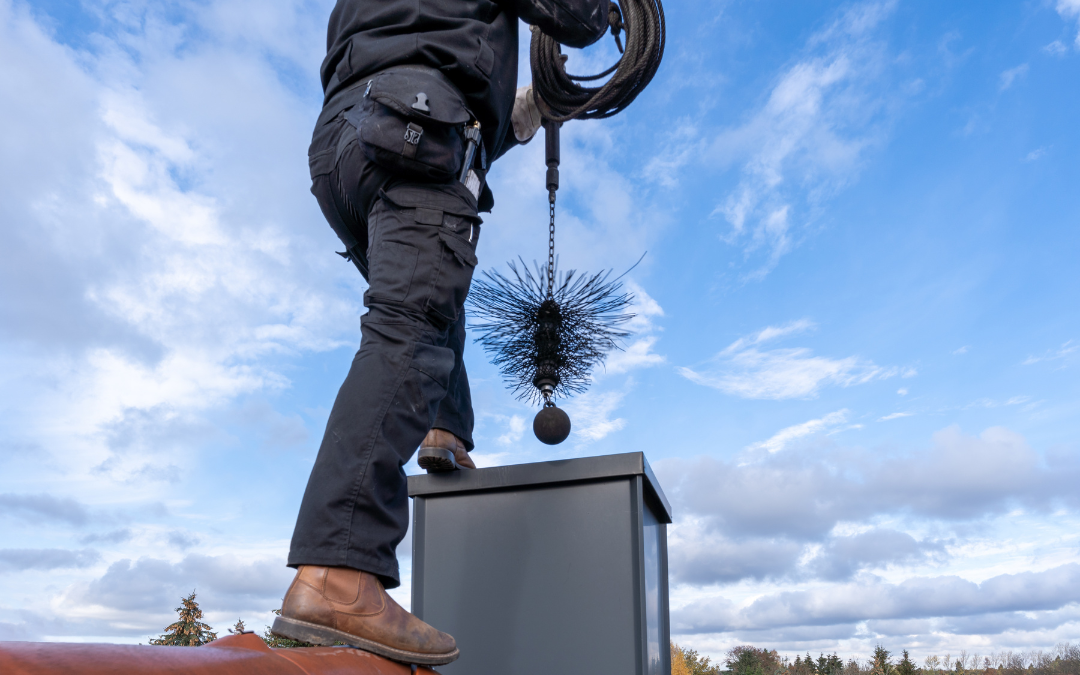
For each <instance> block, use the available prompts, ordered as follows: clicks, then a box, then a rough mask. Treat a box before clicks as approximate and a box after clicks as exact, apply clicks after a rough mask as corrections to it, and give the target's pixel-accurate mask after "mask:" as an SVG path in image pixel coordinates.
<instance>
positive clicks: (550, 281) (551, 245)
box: [547, 190, 555, 298]
mask: <svg viewBox="0 0 1080 675" xmlns="http://www.w3.org/2000/svg"><path fill="white" fill-rule="evenodd" d="M549 196H550V199H548V203H549V209H548V210H549V213H550V214H551V222H550V224H549V225H548V268H547V286H548V287H547V294H548V297H549V298H550V297H551V296H552V295H554V293H555V191H554V190H552V191H551V193H550V195H549Z"/></svg>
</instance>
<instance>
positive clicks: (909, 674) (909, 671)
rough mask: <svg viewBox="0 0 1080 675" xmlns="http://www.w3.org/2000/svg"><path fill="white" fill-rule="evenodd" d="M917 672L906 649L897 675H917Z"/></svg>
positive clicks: (897, 666)
mask: <svg viewBox="0 0 1080 675" xmlns="http://www.w3.org/2000/svg"><path fill="white" fill-rule="evenodd" d="M916 670H917V668H915V664H914V663H912V662H911V658H910V657H909V656H908V653H907V650H906V649H905V650H904V658H902V659H900V663H898V664H896V675H915V671H916Z"/></svg>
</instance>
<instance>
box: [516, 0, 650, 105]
mask: <svg viewBox="0 0 1080 675" xmlns="http://www.w3.org/2000/svg"><path fill="white" fill-rule="evenodd" d="M608 25H609V26H610V27H611V34H612V35H613V36H614V37H615V45H616V46H617V47H618V48H619V52H621V53H622V56H620V57H619V60H618V61H617V62H616V63H615V65H613V66H611V67H610V68H608V69H607V70H605V71H604V72H602V73H599V74H597V75H570V74H569V73H567V72H566V55H565V54H563V53H562V47H561V45H559V43H558V42H556V41H555V39H554V38H551V37H548V36H547V35H544V34H543V33H541V32H540V30H539V29H538V28H536V26H533V27H532V43H531V44H530V47H529V56H530V61H531V63H532V78H533V94H534V96H535V97H536V105H537V107H539V109H540V114H541V115H543V116H544V118H545V119H549V120H552V121H554V122H566V121H568V120H574V119H601V118H604V117H611V116H612V115H614V114H616V113H618V112H620V111H622V110H623V109H624V108H626V106H628V105H630V103H631V102H633V100H634V99H635V98H637V95H638V94H640V93H641V91H642V90H643V89H645V86H646V85H648V84H649V82H650V81H652V78H653V75H655V74H656V70H657V68H659V67H660V60H661V59H662V58H663V56H664V40H665V30H664V7H663V5H661V4H660V0H619V2H618V3H617V4H616V3H615V2H612V3H610V7H609V9H608ZM620 32H625V33H626V46H625V48H624V47H623V44H622V41H621V40H620V38H619V33H620ZM612 73H614V75H612V77H611V79H610V80H608V81H607V82H605V83H604V84H602V85H600V86H599V87H591V86H583V85H581V84H579V83H581V82H594V81H596V80H600V79H602V78H604V77H607V76H608V75H611V74H612Z"/></svg>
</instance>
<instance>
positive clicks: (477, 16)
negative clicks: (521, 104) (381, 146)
mask: <svg viewBox="0 0 1080 675" xmlns="http://www.w3.org/2000/svg"><path fill="white" fill-rule="evenodd" d="M608 4H609V0H499V1H498V2H491V1H490V0H338V1H337V5H336V6H335V7H334V11H333V12H332V13H331V14H330V27H329V29H328V31H327V36H326V51H327V54H326V59H325V60H324V61H323V64H322V84H323V90H324V92H325V96H326V98H325V101H326V102H327V103H328V102H329V101H330V99H331V98H333V96H334V94H336V93H338V92H340V91H341V90H342V89H344V88H346V87H348V86H349V85H350V84H352V83H354V82H356V81H357V80H359V79H361V78H363V77H364V76H366V75H370V74H372V73H375V72H378V71H380V70H384V69H386V68H389V67H390V66H397V65H403V64H417V65H424V66H430V67H432V68H437V69H439V70H441V71H442V72H443V74H445V75H446V76H447V77H448V78H449V79H450V81H451V82H453V83H454V84H455V85H456V86H457V88H458V89H460V90H461V92H462V93H463V94H464V95H465V98H466V101H467V102H468V105H469V108H470V109H471V110H472V112H473V114H474V115H475V116H476V118H477V119H478V120H479V121H480V126H481V131H482V133H483V137H484V144H485V145H486V146H487V153H488V157H489V158H490V159H494V158H496V157H498V156H499V155H500V154H502V153H503V152H505V151H506V150H507V149H508V148H509V147H511V146H512V145H513V144H514V136H513V130H512V129H511V126H510V112H511V110H512V109H513V105H514V92H515V90H516V89H517V68H518V65H517V53H518V17H521V19H523V20H524V21H525V22H526V23H529V24H531V25H535V26H538V27H539V28H540V30H542V31H543V32H544V33H546V34H547V35H550V36H551V37H553V38H555V39H556V40H558V41H559V42H561V43H563V44H565V45H568V46H571V47H584V46H586V45H589V44H592V43H593V42H595V41H596V40H598V39H599V38H600V37H601V36H602V35H603V34H604V30H605V29H606V28H607V25H608ZM507 140H509V142H507Z"/></svg>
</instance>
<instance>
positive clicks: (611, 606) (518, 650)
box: [409, 452, 671, 675]
mask: <svg viewBox="0 0 1080 675" xmlns="http://www.w3.org/2000/svg"><path fill="white" fill-rule="evenodd" d="M409 496H411V497H413V499H414V500H415V503H414V510H413V576H412V611H413V613H415V614H416V615H417V616H418V617H420V618H422V619H423V620H424V621H427V622H428V623H430V624H431V625H433V626H435V627H436V628H438V629H439V630H443V631H446V632H448V633H450V634H451V635H453V636H454V637H455V638H456V639H457V643H458V647H459V648H460V649H461V658H460V659H458V660H457V661H455V662H454V663H451V664H449V665H446V666H440V667H439V672H440V673H444V674H445V675H669V673H670V672H671V664H670V653H669V650H668V640H669V634H670V633H669V626H668V583H667V523H670V522H671V507H670V506H669V505H668V502H667V498H666V497H665V496H664V492H663V490H661V489H660V484H659V482H657V480H656V476H654V475H653V472H652V469H650V468H649V463H648V462H647V461H645V456H644V455H643V454H642V453H640V452H633V453H626V454H621V455H608V456H605V457H587V458H583V459H569V460H562V461H554V462H540V463H536V464H519V465H515V466H501V467H495V468H490V469H477V470H473V471H469V470H463V471H455V472H451V473H446V474H429V475H420V476H410V477H409Z"/></svg>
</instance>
